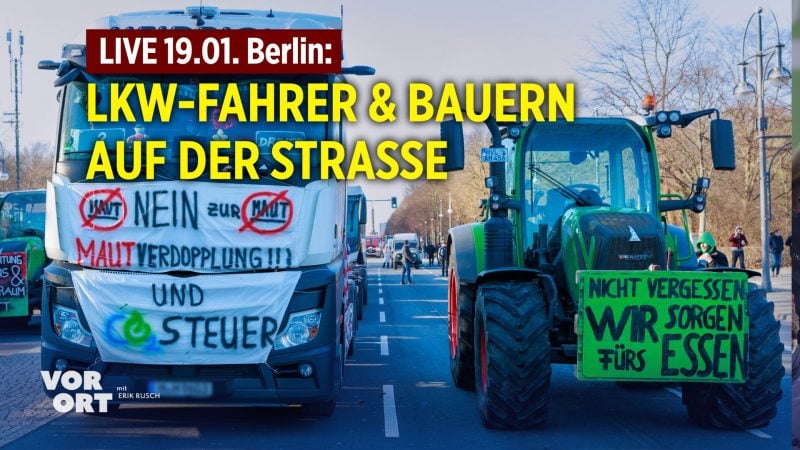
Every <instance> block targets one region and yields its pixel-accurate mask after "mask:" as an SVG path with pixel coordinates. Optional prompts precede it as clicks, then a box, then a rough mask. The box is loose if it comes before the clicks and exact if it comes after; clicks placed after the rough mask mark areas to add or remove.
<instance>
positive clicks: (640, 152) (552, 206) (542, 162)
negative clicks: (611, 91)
mask: <svg viewBox="0 0 800 450" xmlns="http://www.w3.org/2000/svg"><path fill="white" fill-rule="evenodd" d="M523 145H524V150H525V153H524V155H525V166H524V168H523V169H524V170H523V172H524V183H525V184H524V186H525V216H526V217H527V224H528V227H529V228H530V231H534V230H536V229H538V225H539V224H543V223H544V224H547V225H548V228H550V229H552V227H553V225H554V224H555V222H556V219H558V218H559V217H561V216H562V215H563V214H564V211H566V210H567V209H568V208H571V207H574V206H608V207H611V208H615V209H619V208H631V209H635V210H639V211H642V212H647V213H654V202H655V196H654V192H655V191H654V181H655V180H654V179H653V158H652V154H651V153H650V150H649V148H648V144H647V140H646V137H645V135H644V134H643V133H642V131H640V130H639V128H638V127H637V126H636V125H635V124H634V123H633V122H631V121H629V120H626V119H608V118H602V119H600V118H598V119H577V120H575V121H574V122H571V123H569V122H563V121H559V122H554V123H540V124H536V125H535V126H534V127H533V129H532V130H531V131H530V133H529V135H528V137H527V141H526V142H525V143H524V144H523ZM531 235H532V233H526V236H531Z"/></svg>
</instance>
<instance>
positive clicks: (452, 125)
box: [440, 120, 464, 172]
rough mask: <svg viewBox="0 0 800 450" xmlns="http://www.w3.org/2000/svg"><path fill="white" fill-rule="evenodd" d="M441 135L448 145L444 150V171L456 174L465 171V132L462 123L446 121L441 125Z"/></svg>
mask: <svg viewBox="0 0 800 450" xmlns="http://www.w3.org/2000/svg"><path fill="white" fill-rule="evenodd" d="M440 131H441V132H440V135H441V138H442V140H443V141H445V142H446V143H447V148H445V149H444V158H445V160H444V164H442V171H444V172H454V171H456V170H463V169H464V131H463V130H462V127H461V122H456V121H455V120H445V121H444V122H442V124H441V128H440Z"/></svg>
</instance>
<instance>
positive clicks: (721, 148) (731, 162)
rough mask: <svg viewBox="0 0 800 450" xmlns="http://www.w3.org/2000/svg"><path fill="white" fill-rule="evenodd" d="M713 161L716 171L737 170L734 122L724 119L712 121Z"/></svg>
mask: <svg viewBox="0 0 800 450" xmlns="http://www.w3.org/2000/svg"><path fill="white" fill-rule="evenodd" d="M711 160H712V162H713V164H714V169H716V170H734V169H736V154H735V152H734V146H733V122H731V121H730V120H724V119H714V120H712V121H711Z"/></svg>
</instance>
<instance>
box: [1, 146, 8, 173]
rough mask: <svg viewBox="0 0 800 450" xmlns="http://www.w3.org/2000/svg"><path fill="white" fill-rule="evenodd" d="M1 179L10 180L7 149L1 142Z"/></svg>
mask: <svg viewBox="0 0 800 450" xmlns="http://www.w3.org/2000/svg"><path fill="white" fill-rule="evenodd" d="M0 155H2V156H0V181H8V172H7V171H6V149H5V147H3V143H2V142H0Z"/></svg>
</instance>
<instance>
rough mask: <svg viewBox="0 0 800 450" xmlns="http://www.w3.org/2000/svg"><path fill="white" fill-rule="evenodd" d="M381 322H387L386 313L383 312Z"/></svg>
mask: <svg viewBox="0 0 800 450" xmlns="http://www.w3.org/2000/svg"><path fill="white" fill-rule="evenodd" d="M380 322H381V323H383V322H386V313H385V312H383V311H381V318H380Z"/></svg>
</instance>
